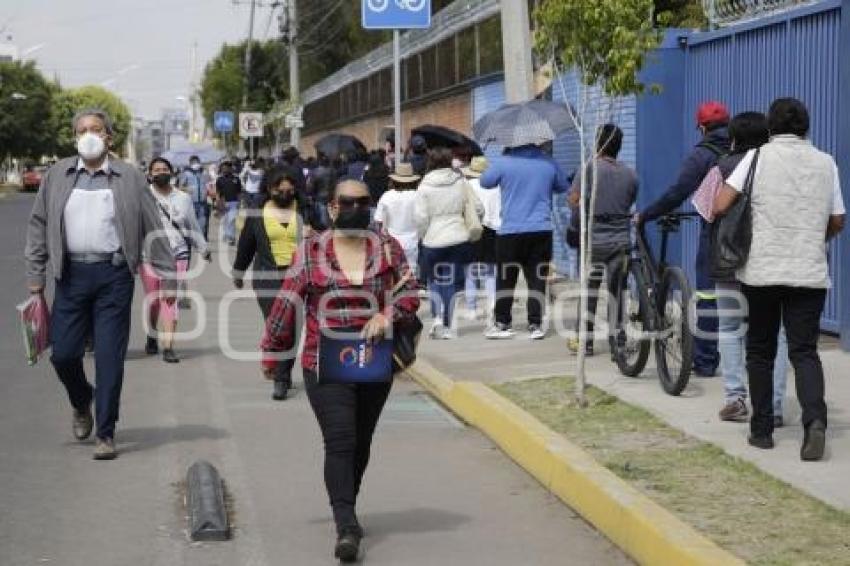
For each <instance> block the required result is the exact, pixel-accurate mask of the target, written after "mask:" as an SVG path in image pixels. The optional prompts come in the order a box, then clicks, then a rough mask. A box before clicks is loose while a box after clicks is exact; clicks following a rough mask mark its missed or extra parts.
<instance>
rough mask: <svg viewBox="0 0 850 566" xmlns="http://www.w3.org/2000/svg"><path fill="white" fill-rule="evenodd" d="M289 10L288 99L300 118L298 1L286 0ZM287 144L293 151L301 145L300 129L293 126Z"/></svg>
mask: <svg viewBox="0 0 850 566" xmlns="http://www.w3.org/2000/svg"><path fill="white" fill-rule="evenodd" d="M287 3H288V5H287V8H288V10H289V18H288V20H289V21H288V22H287V23H288V24H289V98H290V100H292V106H293V112H295V113H296V114H298V115H299V116H298V117H299V119H300V118H301V112H299V110H300V107H301V86H300V83H299V81H298V8H297V6H298V1H297V0H287ZM289 143H290V144H291V145H292V147H294V148H295V149H299V146H300V145H301V128H299V127H298V126H297V124H296V125H293V127H292V129H291V130H290V134H289Z"/></svg>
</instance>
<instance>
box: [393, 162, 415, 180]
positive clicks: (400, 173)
mask: <svg viewBox="0 0 850 566" xmlns="http://www.w3.org/2000/svg"><path fill="white" fill-rule="evenodd" d="M421 178H422V177H420V176H419V175H416V174H414V173H413V165H411V164H410V163H399V164H398V165H396V166H395V173H393V174H392V175H390V179H392V180H393V181H395V182H396V183H415V182H416V181H418V180H419V179H421Z"/></svg>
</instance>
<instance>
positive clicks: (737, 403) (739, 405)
mask: <svg viewBox="0 0 850 566" xmlns="http://www.w3.org/2000/svg"><path fill="white" fill-rule="evenodd" d="M748 413H749V411H748V410H747V403H746V401H744V400H743V399H735V400H734V401H730V402H728V403H726V406H725V407H723V408H722V409H720V414H719V415H720V420H721V421H731V422H743V421H746V420H747V414H748Z"/></svg>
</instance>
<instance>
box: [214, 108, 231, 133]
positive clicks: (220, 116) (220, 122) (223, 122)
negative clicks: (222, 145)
mask: <svg viewBox="0 0 850 566" xmlns="http://www.w3.org/2000/svg"><path fill="white" fill-rule="evenodd" d="M235 121H236V118H235V117H234V115H233V112H216V113H215V114H214V115H213V126H214V128H215V131H216V132H221V133H229V132H232V131H233V124H234V122H235Z"/></svg>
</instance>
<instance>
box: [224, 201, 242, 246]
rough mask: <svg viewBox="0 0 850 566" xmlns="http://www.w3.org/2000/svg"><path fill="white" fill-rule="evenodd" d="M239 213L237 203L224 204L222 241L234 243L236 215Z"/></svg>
mask: <svg viewBox="0 0 850 566" xmlns="http://www.w3.org/2000/svg"><path fill="white" fill-rule="evenodd" d="M238 213H239V201H233V202H227V203H225V209H224V239H225V240H226V241H227V242H235V241H236V215H237V214H238Z"/></svg>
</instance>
